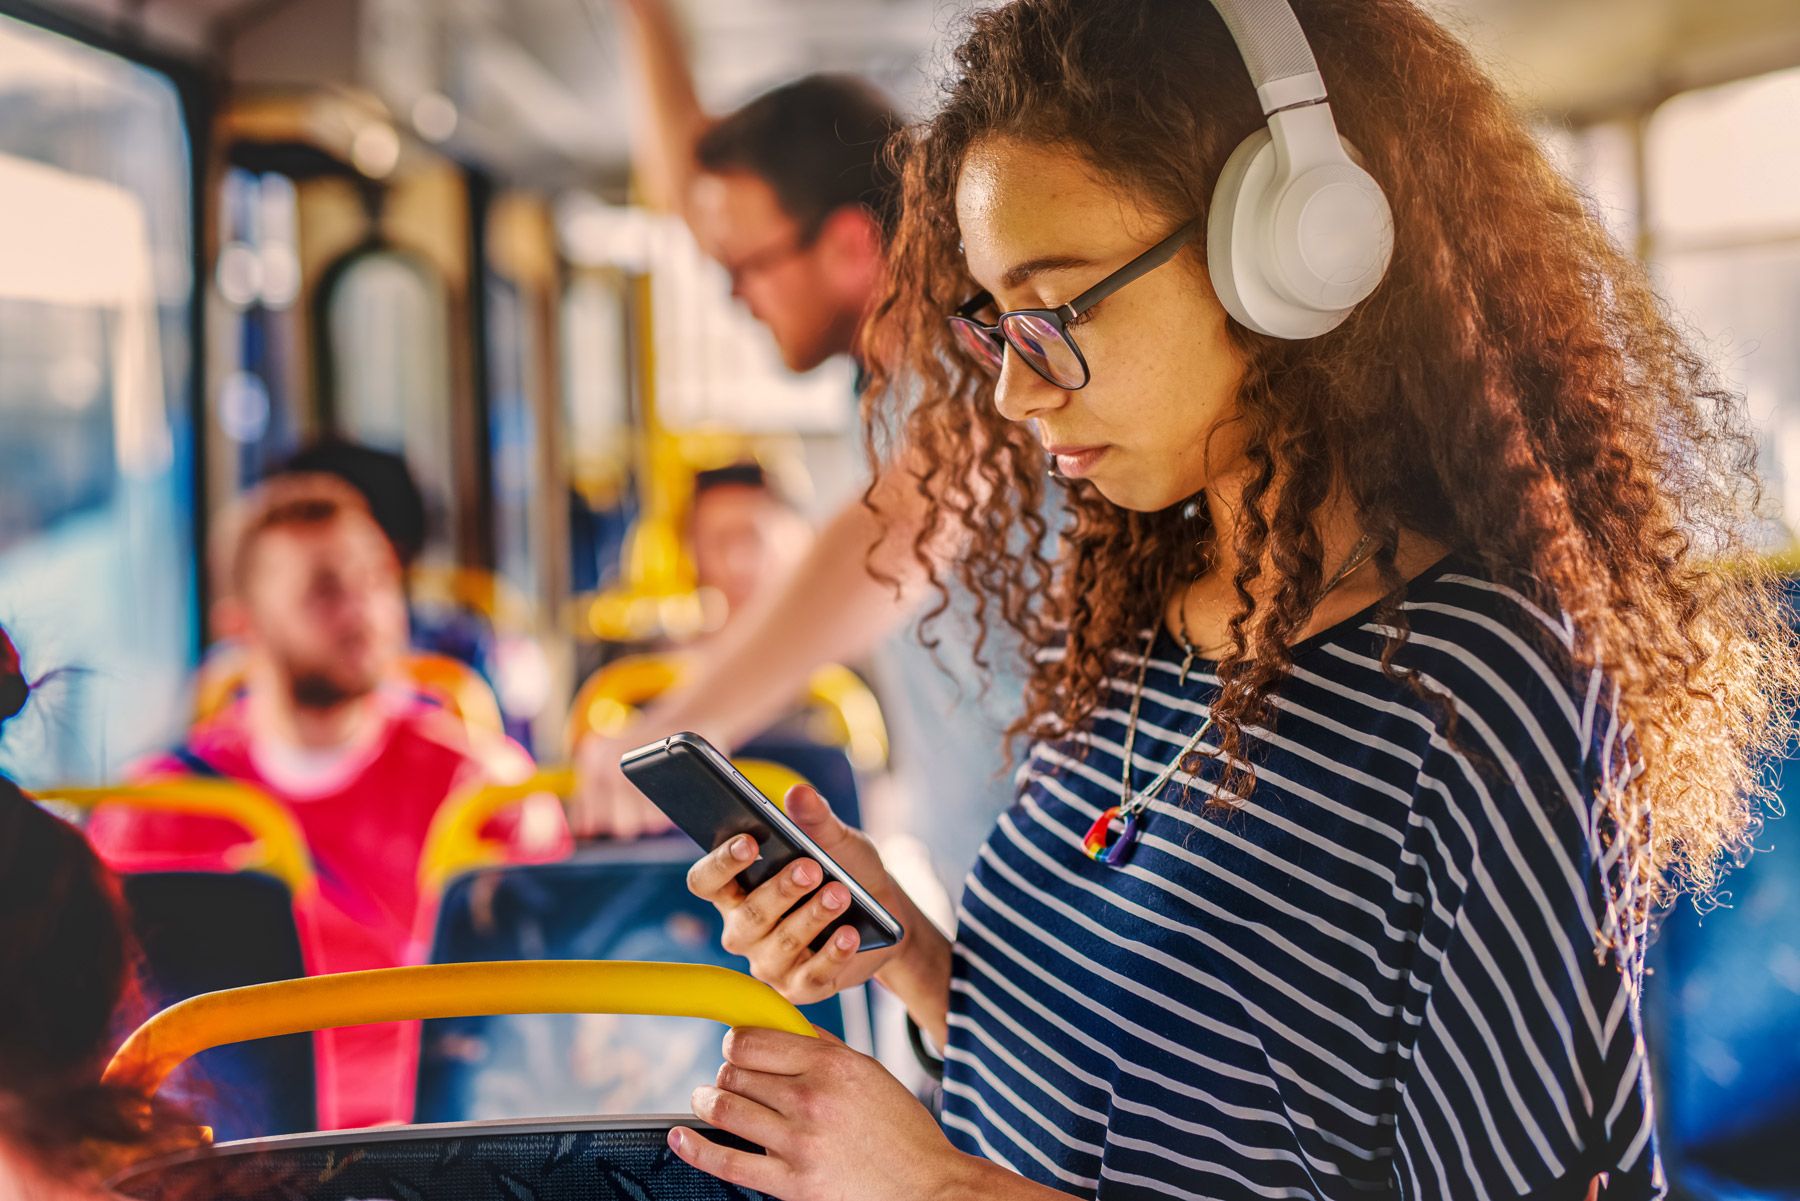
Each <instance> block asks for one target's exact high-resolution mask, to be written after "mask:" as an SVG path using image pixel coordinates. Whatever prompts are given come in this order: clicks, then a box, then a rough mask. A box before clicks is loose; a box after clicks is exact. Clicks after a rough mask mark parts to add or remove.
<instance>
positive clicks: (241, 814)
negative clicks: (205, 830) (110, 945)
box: [32, 775, 318, 898]
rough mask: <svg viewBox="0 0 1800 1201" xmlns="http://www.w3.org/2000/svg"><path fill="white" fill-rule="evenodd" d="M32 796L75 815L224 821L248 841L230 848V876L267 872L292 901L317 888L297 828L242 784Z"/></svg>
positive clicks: (112, 787) (177, 779)
mask: <svg viewBox="0 0 1800 1201" xmlns="http://www.w3.org/2000/svg"><path fill="white" fill-rule="evenodd" d="M32 795H33V796H35V797H36V798H37V799H38V800H40V801H50V802H60V803H61V804H64V805H69V806H72V807H74V808H75V809H78V810H87V811H92V810H94V809H96V808H98V807H99V806H101V805H129V806H133V807H136V808H141V809H156V810H163V811H169V812H175V813H185V814H193V815H196V816H204V817H217V818H223V819H224V820H226V821H229V822H232V823H234V824H236V825H238V826H241V827H242V828H243V829H244V831H245V832H246V833H248V834H249V835H250V839H249V841H248V842H247V843H245V844H243V845H241V846H238V847H233V848H232V851H231V854H230V855H229V856H228V857H227V859H226V862H225V864H224V866H225V867H227V868H230V869H231V870H234V871H261V872H266V873H268V874H269V875H271V876H274V877H276V878H277V879H278V880H280V881H281V882H282V883H283V884H285V885H286V886H287V888H288V891H289V893H290V894H292V895H293V896H295V897H300V898H306V897H309V896H311V895H312V892H313V890H314V889H315V888H317V887H318V874H317V872H316V871H315V870H314V867H313V861H312V852H311V851H310V850H308V849H307V844H306V834H305V832H304V831H302V830H301V829H300V823H299V822H297V821H295V820H294V815H293V814H291V813H289V812H288V811H287V810H286V809H285V808H283V807H282V805H281V802H279V801H277V800H276V799H275V798H273V797H271V796H270V795H269V794H268V793H266V792H264V791H262V790H261V789H260V788H257V787H256V786H255V785H252V784H247V783H245V782H244V781H242V780H227V779H224V778H221V777H217V776H197V775H196V776H167V777H164V778H162V779H158V780H150V781H146V782H145V783H142V784H105V785H99V786H96V787H87V786H82V787H53V788H45V789H37V790H34V792H33V794H32ZM145 866H151V865H145ZM156 866H167V865H166V864H161V865H156ZM208 866H211V865H210V864H209V865H208Z"/></svg>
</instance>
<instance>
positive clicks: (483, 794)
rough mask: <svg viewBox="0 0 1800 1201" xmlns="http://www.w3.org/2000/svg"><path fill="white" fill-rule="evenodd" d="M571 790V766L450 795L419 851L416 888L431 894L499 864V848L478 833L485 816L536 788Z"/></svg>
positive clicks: (501, 854)
mask: <svg viewBox="0 0 1800 1201" xmlns="http://www.w3.org/2000/svg"><path fill="white" fill-rule="evenodd" d="M574 790H575V769H574V768H572V767H552V768H545V769H544V770H542V771H540V772H537V773H536V774H535V775H532V776H529V777H527V778H526V779H524V780H521V781H520V782H518V783H517V784H475V785H471V786H470V787H468V788H464V789H462V790H461V791H459V792H456V793H455V794H453V795H452V796H451V797H450V798H449V799H448V800H446V801H445V802H444V803H443V804H442V805H439V806H438V809H437V812H436V813H435V814H433V815H432V818H431V826H430V828H429V829H427V830H426V832H425V845H424V846H423V847H422V848H421V849H420V851H419V889H420V892H421V893H422V894H423V895H425V896H428V897H430V896H436V895H437V894H438V892H439V890H440V889H442V888H443V886H444V885H445V884H447V883H448V882H449V881H450V879H451V877H453V876H456V875H458V874H460V873H462V872H465V871H468V870H469V869H471V868H476V867H487V866H489V865H491V864H496V863H500V862H503V861H504V860H505V858H506V851H505V847H504V846H503V845H501V844H499V843H494V842H490V841H489V840H487V839H485V838H483V837H482V836H481V828H482V827H483V826H485V825H487V823H488V821H489V819H491V818H492V817H493V816H494V815H495V814H497V813H499V812H500V811H501V810H502V809H505V808H506V807H507V806H508V805H516V804H518V803H519V802H520V801H523V800H525V799H526V798H527V797H533V796H536V795H537V794H538V793H540V792H548V793H552V794H554V795H556V796H568V795H569V794H570V793H571V792H573V791H574Z"/></svg>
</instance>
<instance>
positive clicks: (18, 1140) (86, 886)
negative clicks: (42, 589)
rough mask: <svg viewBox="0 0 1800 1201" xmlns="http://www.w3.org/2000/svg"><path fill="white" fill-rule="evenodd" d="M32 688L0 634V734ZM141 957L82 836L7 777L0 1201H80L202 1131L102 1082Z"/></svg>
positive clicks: (0, 926) (114, 884) (2, 862)
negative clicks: (122, 1171) (138, 1160)
mask: <svg viewBox="0 0 1800 1201" xmlns="http://www.w3.org/2000/svg"><path fill="white" fill-rule="evenodd" d="M29 692H30V687H29V685H28V684H27V682H26V679H25V676H24V673H23V671H22V670H21V669H20V664H19V656H18V654H17V652H16V651H15V650H14V648H13V645H12V643H11V642H10V641H9V640H8V639H7V636H6V632H5V631H4V630H0V728H3V727H4V726H5V724H6V722H7V721H8V720H9V719H11V718H12V717H13V716H14V715H15V714H17V713H18V712H19V710H20V709H22V708H23V707H24V705H25V701H26V697H27V694H28V693H29ZM134 959H135V949H134V947H133V944H132V938H131V933H130V926H129V924H128V923H127V920H126V916H125V907H124V903H123V901H122V900H121V898H120V893H119V885H118V881H117V880H116V879H115V878H114V877H113V875H112V873H111V872H110V871H108V870H107V869H106V867H105V866H104V865H103V864H102V863H101V862H100V860H99V858H98V857H97V856H96V855H95V854H94V851H93V848H91V847H90V846H88V844H87V841H86V840H85V839H83V838H82V836H81V833H80V831H78V830H76V829H75V828H74V827H73V826H70V825H68V824H67V823H66V822H64V821H62V820H61V819H59V818H57V817H56V816H54V815H53V814H51V813H49V812H48V811H46V810H44V809H42V808H40V807H38V806H37V805H35V804H33V803H32V802H31V801H30V800H29V799H28V798H27V797H26V796H24V794H22V793H21V792H20V791H19V789H18V787H17V786H15V785H14V784H13V782H12V781H11V780H8V779H6V778H5V777H4V776H0V1197H5V1198H6V1199H7V1201H76V1199H82V1201H85V1199H87V1198H98V1197H102V1196H105V1195H107V1194H106V1192H105V1190H104V1189H103V1188H102V1187H101V1185H102V1182H103V1181H104V1180H105V1178H106V1177H107V1176H108V1175H110V1174H111V1172H112V1171H114V1170H116V1169H117V1168H119V1167H121V1166H123V1163H124V1162H125V1161H127V1160H129V1159H131V1158H135V1157H136V1156H137V1155H140V1154H144V1153H147V1152H151V1151H156V1150H173V1149H176V1148H177V1147H179V1146H181V1145H183V1144H184V1143H186V1142H188V1141H191V1140H192V1138H193V1136H194V1135H195V1134H196V1131H195V1130H194V1129H193V1127H191V1126H190V1125H189V1124H188V1123H187V1122H186V1121H185V1120H183V1118H182V1117H181V1116H180V1115H179V1114H178V1113H177V1112H176V1111H174V1110H173V1109H170V1108H167V1107H164V1106H161V1105H153V1106H151V1107H150V1108H149V1109H148V1110H146V1108H145V1106H144V1102H143V1098H142V1097H141V1096H139V1095H138V1094H136V1093H134V1092H131V1091H129V1090H126V1089H120V1088H113V1087H106V1086H103V1085H102V1084H101V1083H100V1076H101V1072H102V1070H103V1069H104V1068H105V1066H106V1062H107V1058H108V1055H109V1054H110V1052H111V1051H112V1049H113V1047H114V1044H115V1043H116V1041H117V1040H118V1038H119V1036H120V1035H121V1034H122V1033H123V1030H122V1028H121V1027H122V1025H123V1024H124V1023H126V1022H130V1021H132V1020H134V1019H135V1018H137V1017H138V1016H139V1015H138V1014H137V1013H135V1012H132V1011H133V1010H135V1009H136V1008H138V1007H139V1006H138V1005H137V991H136V983H135V980H134V977H133V970H132V969H133V961H134Z"/></svg>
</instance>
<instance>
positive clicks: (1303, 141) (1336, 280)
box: [1206, 0, 1394, 338]
mask: <svg viewBox="0 0 1800 1201" xmlns="http://www.w3.org/2000/svg"><path fill="white" fill-rule="evenodd" d="M1212 4H1213V7H1214V8H1216V9H1218V10H1219V15H1220V16H1221V17H1223V18H1224V19H1225V26H1226V28H1228V29H1229V30H1230V31H1231V37H1232V40H1233V41H1235V42H1236V43H1237V47H1238V53H1240V54H1241V55H1243V58H1244V64H1245V65H1246V66H1247V67H1249V68H1250V78H1251V81H1252V82H1254V83H1255V84H1256V96H1257V99H1258V100H1259V101H1260V102H1261V103H1262V110H1263V113H1264V114H1265V115H1266V116H1267V117H1268V119H1269V124H1268V126H1267V127H1266V128H1263V129H1259V130H1257V131H1256V132H1255V133H1253V134H1251V135H1250V136H1249V137H1248V138H1246V139H1245V140H1244V142H1243V144H1242V145H1240V146H1239V147H1238V148H1237V149H1236V150H1234V151H1232V152H1231V157H1230V158H1229V159H1227V160H1226V161H1225V169H1224V171H1222V172H1221V173H1220V175H1219V182H1218V184H1217V185H1216V186H1215V187H1214V189H1213V198H1212V208H1211V210H1210V212H1209V213H1208V215H1207V222H1206V261H1207V270H1208V273H1209V274H1210V275H1211V276H1212V282H1213V289H1214V290H1215V291H1216V292H1218V294H1219V299H1220V300H1221V301H1222V302H1224V305H1225V309H1226V311H1227V312H1229V313H1230V314H1231V315H1232V316H1233V317H1235V318H1237V319H1238V320H1239V321H1241V322H1243V323H1244V324H1245V325H1247V326H1249V327H1250V328H1251V329H1253V330H1256V331H1257V332H1258V333H1263V334H1268V335H1270V336H1271V337H1276V338H1313V337H1317V336H1318V335H1320V334H1322V333H1325V332H1326V331H1327V330H1330V329H1333V328H1335V327H1336V326H1337V325H1338V323H1339V322H1341V321H1343V319H1344V318H1345V317H1347V316H1349V314H1350V310H1351V309H1352V308H1354V307H1356V304H1357V303H1358V302H1359V301H1361V300H1362V299H1364V298H1365V297H1366V296H1368V295H1369V293H1371V292H1373V291H1374V290H1375V286H1376V285H1377V284H1379V283H1380V282H1381V277H1382V276H1383V275H1384V274H1386V272H1387V265H1388V259H1389V258H1390V257H1392V255H1393V252H1394V219H1393V214H1392V213H1391V212H1389V210H1388V202H1387V197H1386V196H1384V195H1382V192H1381V185H1380V184H1377V183H1376V182H1375V180H1374V178H1373V177H1371V176H1370V175H1369V173H1368V172H1367V171H1364V170H1363V169H1362V167H1361V166H1360V165H1359V164H1358V163H1357V161H1356V157H1355V156H1356V150H1355V148H1354V147H1353V146H1351V145H1350V143H1349V142H1347V141H1345V140H1344V139H1343V138H1341V137H1339V136H1338V132H1337V124H1336V122H1334V121H1333V120H1332V117H1331V105H1330V104H1328V103H1327V102H1326V99H1325V81H1324V80H1323V79H1322V78H1320V76H1319V65H1318V63H1317V62H1316V61H1315V60H1314V58H1313V53H1312V47H1310V46H1309V45H1307V43H1306V35H1305V34H1304V33H1302V32H1301V30H1300V22H1299V20H1298V19H1297V18H1296V17H1295V16H1294V10H1293V9H1292V8H1291V7H1290V6H1289V4H1288V0H1212Z"/></svg>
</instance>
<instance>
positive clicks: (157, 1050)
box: [105, 959, 814, 1094]
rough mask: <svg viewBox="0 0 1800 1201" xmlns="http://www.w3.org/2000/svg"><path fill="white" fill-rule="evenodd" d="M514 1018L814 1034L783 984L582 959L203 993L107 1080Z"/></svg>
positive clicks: (131, 1083)
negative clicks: (389, 1025) (369, 1031)
mask: <svg viewBox="0 0 1800 1201" xmlns="http://www.w3.org/2000/svg"><path fill="white" fill-rule="evenodd" d="M508 1013H621V1014H625V1013H635V1014H660V1015H665V1016H669V1017H691V1018H704V1019H706V1020H708V1021H714V1022H723V1023H725V1024H726V1025H729V1026H761V1027H766V1028H768V1029H772V1030H784V1031H787V1032H788V1033H790V1034H803V1035H809V1036H810V1035H813V1033H814V1031H813V1028H812V1025H811V1023H809V1022H808V1021H807V1020H806V1019H805V1018H804V1017H802V1016H801V1014H800V1011H799V1010H797V1009H795V1008H794V1007H793V1006H792V1005H790V1004H788V1003H787V1001H785V1000H783V999H782V997H781V995H780V994H779V993H777V992H776V991H775V990H774V989H772V988H770V987H769V986H768V985H766V984H763V983H761V982H760V981H757V980H752V979H751V978H750V977H749V976H746V975H743V974H742V973H740V972H734V971H731V970H729V969H727V968H722V967H711V966H706V965H702V964H690V963H636V962H629V961H620V962H611V963H599V962H595V961H592V960H580V959H578V960H523V961H520V962H516V963H442V964H432V965H429V966H426V967H395V968H382V969H380V970H377V971H369V972H343V973H340V974H338V975H334V976H310V977H307V978H305V979H301V980H278V981H276V982H275V983H273V984H253V985H250V986H249V987H247V988H231V989H226V990H224V991H223V992H212V993H205V994H202V995H201V996H198V997H191V998H189V999H188V1000H186V1001H182V1002H180V1003H179V1004H176V1005H172V1006H170V1007H169V1008H168V1009H165V1010H163V1011H162V1012H161V1013H159V1014H157V1015H156V1016H155V1017H153V1018H151V1019H150V1020H149V1021H148V1022H145V1023H144V1024H143V1025H142V1026H140V1027H138V1029H137V1031H136V1032H135V1033H133V1034H132V1035H131V1037H130V1038H128V1039H126V1040H125V1044H124V1045H123V1046H122V1047H120V1048H119V1051H118V1054H116V1055H114V1056H113V1060H112V1063H111V1064H110V1065H108V1067H107V1069H106V1077H105V1079H106V1082H107V1083H108V1084H121V1085H126V1086H128V1087H131V1088H134V1089H137V1090H138V1091H140V1092H143V1093H145V1094H154V1093H155V1092H156V1090H157V1089H158V1088H160V1087H161V1086H162V1083H163V1081H165V1080H167V1079H168V1077H169V1073H171V1072H173V1071H174V1070H175V1069H176V1068H177V1067H180V1066H181V1064H183V1063H184V1062H186V1061H187V1060H189V1059H191V1058H193V1057H194V1056H195V1055H198V1054H199V1053H200V1052H202V1051H205V1050H208V1049H210V1048H212V1047H222V1046H225V1045H226V1044H228V1043H237V1042H245V1041H247V1040H249V1039H254V1038H272V1037H275V1036H276V1035H282V1034H304V1033H306V1032H308V1031H312V1030H329V1029H332V1028H334V1027H338V1026H362V1025H367V1024H370V1023H373V1022H407V1021H415V1020H420V1019H425V1018H449V1017H485V1016H489V1015H493V1014H508Z"/></svg>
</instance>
